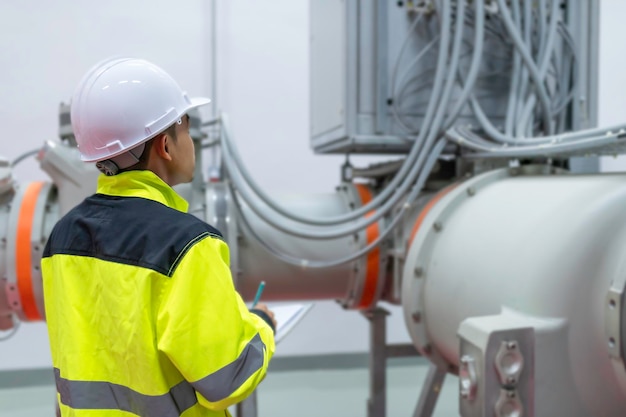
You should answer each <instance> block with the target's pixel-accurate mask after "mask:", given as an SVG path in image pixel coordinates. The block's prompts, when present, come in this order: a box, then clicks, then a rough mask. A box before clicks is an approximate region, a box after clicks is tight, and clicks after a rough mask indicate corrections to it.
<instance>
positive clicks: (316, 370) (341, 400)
mask: <svg viewBox="0 0 626 417" xmlns="http://www.w3.org/2000/svg"><path fill="white" fill-rule="evenodd" d="M361 359H363V358H361ZM331 362H332V361H331ZM335 362H337V361H335ZM346 362H348V364H347V365H346ZM349 362H350V360H348V361H344V363H343V364H341V365H337V366H334V367H332V366H329V365H328V361H325V360H320V361H318V363H317V364H316V361H315V360H313V361H312V360H311V358H307V360H306V364H305V365H304V366H293V363H295V362H294V360H291V361H290V364H287V365H286V366H285V364H284V363H283V366H277V367H275V368H274V369H270V372H269V373H268V375H267V377H266V378H265V380H264V381H263V383H262V384H261V386H260V387H259V389H258V394H257V395H258V396H257V407H258V416H259V417H264V416H272V417H283V416H284V417H293V416H298V417H309V416H311V417H319V416H328V417H333V416H337V417H366V416H367V411H366V407H367V406H366V403H367V398H368V393H369V379H368V378H369V374H368V369H367V367H366V366H365V365H364V364H361V363H362V362H363V360H357V361H356V364H354V363H352V364H350V363H349ZM352 362H355V361H354V360H352ZM331 365H332V364H331ZM320 368H321V369H320ZM427 370H428V368H427V363H426V362H425V361H424V359H420V358H396V359H391V360H390V361H389V366H388V368H387V416H393V417H403V416H406V417H411V416H413V410H414V408H415V405H416V404H417V399H418V397H419V393H420V388H421V385H422V382H423V381H424V379H425V377H426V372H427ZM40 375H41V373H40ZM44 375H47V374H44ZM54 391H55V390H54V386H53V385H52V381H51V380H50V379H48V378H47V376H46V377H43V378H33V375H31V376H30V377H28V378H27V377H24V376H23V375H20V374H16V373H12V374H10V375H7V374H5V375H4V376H3V375H1V374H0V416H2V417H5V416H11V417H46V416H50V417H52V416H54V411H53V410H54V405H53V404H54V395H55V392H54ZM457 391H458V388H457V380H456V378H455V377H453V376H448V377H446V380H445V381H444V386H443V389H442V392H441V395H440V397H439V401H438V403H437V407H436V409H435V413H434V414H433V417H456V416H458V415H459V414H458V411H457V410H458V399H457V395H458V394H457Z"/></svg>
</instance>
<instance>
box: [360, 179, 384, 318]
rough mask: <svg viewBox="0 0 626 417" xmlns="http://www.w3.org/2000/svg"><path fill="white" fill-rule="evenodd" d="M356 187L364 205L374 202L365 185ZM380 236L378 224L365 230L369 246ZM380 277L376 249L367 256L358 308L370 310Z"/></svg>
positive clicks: (377, 251) (371, 212)
mask: <svg viewBox="0 0 626 417" xmlns="http://www.w3.org/2000/svg"><path fill="white" fill-rule="evenodd" d="M355 187H356V189H357V191H358V193H359V197H360V198H361V203H362V204H363V205H365V204H367V203H369V202H370V201H371V200H372V192H371V191H370V189H369V188H368V187H367V186H366V185H364V184H355ZM373 214H374V211H370V212H369V213H367V214H366V215H365V217H370V216H372V215H373ZM379 235H380V229H379V227H378V222H375V223H372V224H371V225H369V226H368V227H367V229H365V239H366V242H367V244H368V245H369V244H370V243H372V242H373V241H375V240H376V239H377V238H378V236H379ZM379 275H380V248H379V247H376V248H374V249H372V251H371V252H370V253H369V254H368V255H367V261H366V266H365V284H364V286H363V294H362V295H361V299H360V300H359V302H358V303H357V305H356V307H357V308H360V309H362V308H368V307H371V305H372V304H373V303H374V298H375V297H376V290H377V288H378V278H379Z"/></svg>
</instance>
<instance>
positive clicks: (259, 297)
mask: <svg viewBox="0 0 626 417" xmlns="http://www.w3.org/2000/svg"><path fill="white" fill-rule="evenodd" d="M264 288H265V281H261V282H260V283H259V289H258V290H256V295H255V296H254V301H253V302H252V308H254V306H256V305H257V303H258V302H259V300H260V299H261V294H263V289H264Z"/></svg>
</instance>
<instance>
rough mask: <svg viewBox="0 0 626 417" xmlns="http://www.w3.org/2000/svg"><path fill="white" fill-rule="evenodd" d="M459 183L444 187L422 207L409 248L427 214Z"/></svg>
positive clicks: (412, 232)
mask: <svg viewBox="0 0 626 417" xmlns="http://www.w3.org/2000/svg"><path fill="white" fill-rule="evenodd" d="M457 185H458V183H454V184H450V185H448V186H447V187H446V188H444V189H443V190H441V191H439V192H438V193H437V194H436V195H435V196H434V197H433V198H432V199H431V200H430V201H429V202H428V203H427V204H426V205H425V206H424V208H423V209H422V211H421V212H420V214H419V216H417V219H416V220H415V224H414V225H413V230H412V231H411V237H410V238H409V242H408V245H407V249H408V248H410V247H411V243H413V239H414V238H415V235H416V234H417V231H418V230H419V228H420V227H421V226H422V223H423V222H424V219H425V218H426V216H427V215H428V213H429V212H430V210H431V209H432V208H433V207H435V204H437V203H438V202H439V200H441V199H442V198H443V196H444V195H446V194H448V193H449V192H450V191H452V190H454V189H455V188H456V186H457Z"/></svg>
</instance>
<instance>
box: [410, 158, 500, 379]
mask: <svg viewBox="0 0 626 417" xmlns="http://www.w3.org/2000/svg"><path fill="white" fill-rule="evenodd" d="M510 175H511V173H510V172H509V170H508V169H500V170H496V171H490V172H487V173H485V174H482V175H479V176H476V177H474V178H471V179H469V180H467V181H465V182H463V183H455V184H452V185H450V186H448V187H446V188H444V189H442V190H441V191H440V192H439V193H437V194H436V195H435V196H434V197H433V198H432V199H431V200H430V201H429V202H428V204H426V206H424V208H423V210H422V211H421V212H420V213H419V215H418V216H417V219H416V220H415V224H414V227H413V231H412V234H411V239H410V241H409V249H408V253H407V257H406V261H405V264H404V270H403V272H402V309H403V312H404V320H405V323H406V325H407V330H408V331H409V335H410V337H411V340H412V341H413V344H414V345H415V348H416V349H417V350H418V351H419V352H420V354H422V355H423V356H425V357H427V358H429V360H430V361H431V362H433V363H434V364H435V365H436V366H438V367H439V368H440V369H444V370H448V371H452V372H456V369H457V365H456V364H455V363H451V362H449V361H448V360H447V359H445V358H444V356H443V355H442V354H441V353H440V352H439V351H438V350H437V347H436V346H435V345H434V344H433V342H432V340H431V338H430V336H429V334H428V328H427V325H426V316H425V300H424V293H425V286H426V283H427V280H428V274H429V271H428V267H427V265H429V262H430V259H431V255H432V251H433V249H434V247H435V243H436V241H437V239H438V236H439V235H440V234H441V233H445V226H446V222H447V220H448V219H449V218H450V216H451V215H452V214H453V212H454V211H455V210H456V209H457V208H458V207H459V206H460V205H461V204H463V203H464V202H465V201H466V200H467V199H469V198H473V197H474V195H476V194H477V193H478V192H479V191H480V189H481V188H484V187H486V186H488V185H489V184H492V183H494V182H496V181H499V180H501V179H503V178H506V177H508V176H510Z"/></svg>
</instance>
